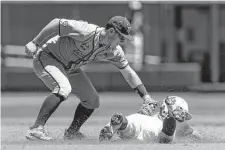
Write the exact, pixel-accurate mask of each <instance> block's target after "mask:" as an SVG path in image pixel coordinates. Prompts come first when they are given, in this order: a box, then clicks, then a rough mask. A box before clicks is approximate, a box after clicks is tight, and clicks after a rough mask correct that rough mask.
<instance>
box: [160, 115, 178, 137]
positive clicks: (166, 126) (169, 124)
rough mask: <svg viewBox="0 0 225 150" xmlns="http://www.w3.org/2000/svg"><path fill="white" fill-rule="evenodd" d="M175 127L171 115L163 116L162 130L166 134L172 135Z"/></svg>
mask: <svg viewBox="0 0 225 150" xmlns="http://www.w3.org/2000/svg"><path fill="white" fill-rule="evenodd" d="M175 129H176V120H175V119H174V118H173V117H169V118H165V119H164V121H163V128H162V131H163V132H164V133H165V134H166V135H168V136H172V135H173V134H174V132H175Z"/></svg>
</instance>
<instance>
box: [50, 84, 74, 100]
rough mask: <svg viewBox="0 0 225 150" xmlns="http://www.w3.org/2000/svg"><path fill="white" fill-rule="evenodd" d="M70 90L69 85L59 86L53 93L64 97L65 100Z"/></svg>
mask: <svg viewBox="0 0 225 150" xmlns="http://www.w3.org/2000/svg"><path fill="white" fill-rule="evenodd" d="M71 90H72V87H71V85H67V86H59V87H56V88H55V89H54V91H53V93H55V94H58V95H60V96H62V97H64V100H66V99H67V98H68V97H69V95H70V93H71Z"/></svg>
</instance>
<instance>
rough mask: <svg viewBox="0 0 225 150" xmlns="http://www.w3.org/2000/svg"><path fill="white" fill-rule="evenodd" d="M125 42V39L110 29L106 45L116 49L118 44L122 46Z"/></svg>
mask: <svg viewBox="0 0 225 150" xmlns="http://www.w3.org/2000/svg"><path fill="white" fill-rule="evenodd" d="M124 42H125V38H124V37H123V36H122V35H120V34H119V33H118V32H117V31H116V30H114V29H113V28H111V29H110V30H109V32H108V43H109V44H110V45H111V46H113V47H116V46H117V45H119V44H123V43H124Z"/></svg>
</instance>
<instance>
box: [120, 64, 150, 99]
mask: <svg viewBox="0 0 225 150" xmlns="http://www.w3.org/2000/svg"><path fill="white" fill-rule="evenodd" d="M120 72H121V73H122V75H123V77H124V79H125V80H126V81H127V82H128V84H129V85H130V87H131V88H132V89H134V90H135V91H136V92H137V93H138V94H139V95H140V97H142V98H143V99H145V98H147V97H148V98H150V95H149V94H148V92H147V90H146V88H145V86H144V84H143V83H142V81H141V79H140V78H139V76H138V75H137V73H136V72H135V71H134V70H133V69H132V68H131V67H130V66H129V65H128V66H127V67H126V68H124V69H121V70H120Z"/></svg>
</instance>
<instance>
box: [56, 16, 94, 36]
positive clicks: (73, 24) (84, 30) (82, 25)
mask: <svg viewBox="0 0 225 150" xmlns="http://www.w3.org/2000/svg"><path fill="white" fill-rule="evenodd" d="M92 30H93V28H92V26H91V25H90V24H88V22H85V21H77V20H69V19H60V21H59V35H60V36H67V35H86V34H88V33H89V32H91V31H92Z"/></svg>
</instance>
